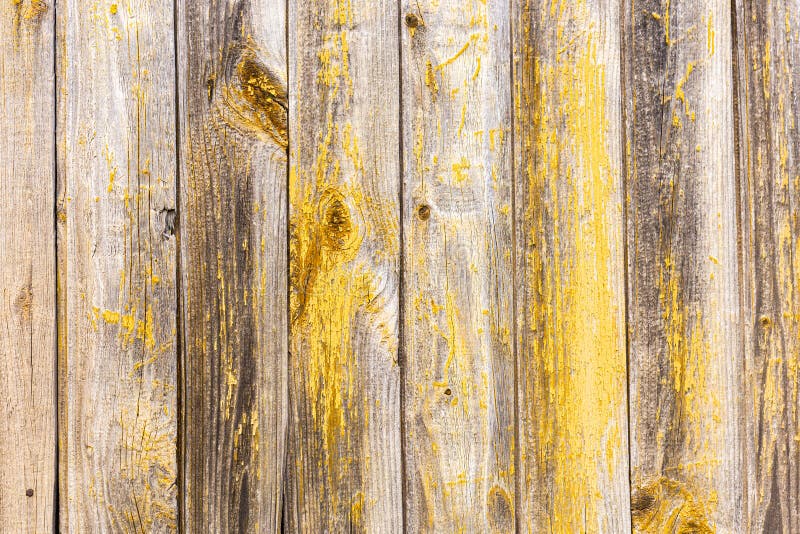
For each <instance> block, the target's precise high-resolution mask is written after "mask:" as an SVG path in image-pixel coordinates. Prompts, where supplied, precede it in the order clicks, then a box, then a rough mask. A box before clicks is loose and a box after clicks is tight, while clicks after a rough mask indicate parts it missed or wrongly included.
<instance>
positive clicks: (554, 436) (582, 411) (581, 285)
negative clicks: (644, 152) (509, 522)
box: [512, 0, 630, 532]
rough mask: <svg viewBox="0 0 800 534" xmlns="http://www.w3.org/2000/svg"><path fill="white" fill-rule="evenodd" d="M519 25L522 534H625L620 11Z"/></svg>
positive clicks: (519, 5) (525, 13) (555, 14)
mask: <svg viewBox="0 0 800 534" xmlns="http://www.w3.org/2000/svg"><path fill="white" fill-rule="evenodd" d="M512 19H513V20H514V57H513V64H514V79H513V85H514V110H515V129H514V134H515V145H514V146H515V156H516V158H515V185H516V191H515V194H516V197H515V198H516V221H515V222H516V261H517V277H518V278H517V283H516V287H517V307H516V313H517V319H516V320H517V325H518V337H517V343H518V347H517V358H518V362H517V363H518V384H517V388H518V395H519V400H518V402H519V414H518V417H519V420H518V426H519V472H518V475H517V476H518V479H519V503H520V504H519V507H520V508H519V513H518V517H519V529H520V531H521V532H624V531H627V530H628V529H629V528H630V526H629V525H630V519H629V513H628V505H629V495H628V441H627V421H626V401H627V396H626V368H625V363H626V362H625V357H626V355H625V292H624V291H625V278H624V273H625V263H624V249H623V246H622V241H623V236H624V228H623V218H622V205H623V204H622V199H623V168H622V167H623V165H622V151H621V146H620V144H621V139H622V120H621V113H620V107H619V98H620V63H619V62H620V40H619V34H618V32H617V30H616V22H617V21H618V19H619V8H618V5H617V3H616V2H613V1H605V0H592V1H577V2H569V1H566V0H562V1H558V2H550V1H549V0H547V1H545V0H541V1H528V0H518V1H517V2H515V3H514V7H513V11H512Z"/></svg>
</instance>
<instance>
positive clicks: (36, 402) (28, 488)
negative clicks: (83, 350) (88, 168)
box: [0, 0, 56, 532]
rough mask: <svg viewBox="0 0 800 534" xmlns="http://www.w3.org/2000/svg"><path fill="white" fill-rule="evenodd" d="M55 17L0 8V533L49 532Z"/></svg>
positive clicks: (25, 7) (30, 2)
mask: <svg viewBox="0 0 800 534" xmlns="http://www.w3.org/2000/svg"><path fill="white" fill-rule="evenodd" d="M54 106H55V93H54V90H53V10H52V9H51V6H50V5H48V4H46V3H45V2H42V1H39V0H16V1H14V2H2V3H0V132H2V133H1V134H0V191H2V195H3V199H2V201H0V257H1V258H2V260H0V324H2V326H0V396H1V397H2V399H3V400H2V401H0V525H2V527H1V528H0V529H2V530H4V531H7V532H50V531H52V530H53V518H54V517H55V516H54V513H53V506H54V496H55V491H54V490H55V480H56V478H55V477H56V441H55V434H56V380H55V363H56V352H55V332H56V329H55V313H56V309H55V305H56V301H55V230H54V223H53V198H54V187H55V175H54V168H55V167H54V163H55V162H54V157H55V151H54V146H53V128H54V123H53V108H54Z"/></svg>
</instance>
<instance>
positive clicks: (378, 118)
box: [285, 0, 402, 533]
mask: <svg viewBox="0 0 800 534" xmlns="http://www.w3.org/2000/svg"><path fill="white" fill-rule="evenodd" d="M397 16H398V15H397V6H396V2H393V1H389V0H350V1H347V2H332V3H331V2H328V3H322V4H320V3H317V2H290V5H289V43H290V47H289V81H290V83H289V117H290V118H289V137H290V139H291V146H290V162H291V167H290V179H289V196H290V231H291V236H290V284H291V286H290V321H291V333H290V338H291V339H290V344H291V345H290V346H291V356H290V369H289V376H290V378H289V387H290V398H291V399H292V402H291V409H290V414H291V419H290V425H289V428H290V430H289V449H288V450H289V457H288V461H287V485H286V501H287V502H286V525H285V527H286V530H287V532H314V533H316V532H348V531H358V532H362V531H369V532H372V531H380V532H383V531H385V532H397V531H400V530H401V529H402V512H401V510H402V491H401V480H402V471H401V442H400V398H399V391H400V383H399V374H400V373H399V367H398V362H397V357H398V334H397V329H398V295H399V276H398V270H399V259H400V241H399V225H398V221H399V218H400V211H399V207H398V197H399V161H398V159H399V151H398V141H399V134H398V113H399V101H400V98H399V91H398V85H399V73H398V64H397V63H398V53H399V49H398V34H397V32H398V27H397V23H398V19H397Z"/></svg>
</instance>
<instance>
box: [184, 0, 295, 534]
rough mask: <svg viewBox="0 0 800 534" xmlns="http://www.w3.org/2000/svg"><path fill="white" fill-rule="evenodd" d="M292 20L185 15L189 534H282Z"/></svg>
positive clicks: (192, 5)
mask: <svg viewBox="0 0 800 534" xmlns="http://www.w3.org/2000/svg"><path fill="white" fill-rule="evenodd" d="M285 27H286V12H285V3H284V2H282V1H280V2H278V1H275V0H252V1H250V0H237V1H232V2H229V1H225V0H220V1H211V2H179V4H178V15H177V31H178V39H177V40H178V51H179V58H178V70H179V110H180V128H179V129H180V153H181V167H180V173H181V174H180V175H181V179H180V182H181V203H180V217H179V219H180V222H179V225H178V228H179V242H180V250H181V266H180V270H181V273H182V276H181V277H182V290H183V291H182V295H181V328H182V330H181V332H182V336H181V344H182V351H181V353H182V354H181V357H182V359H181V361H182V365H183V373H182V375H183V387H184V390H183V397H182V399H183V427H182V437H183V439H182V468H183V476H182V481H183V484H184V486H183V492H184V493H183V498H184V517H183V521H184V523H183V524H184V526H185V528H186V530H187V531H188V532H277V531H278V529H279V525H280V521H281V518H280V516H281V499H282V493H283V472H284V454H285V434H286V422H287V417H286V415H287V389H286V384H287V381H286V380H287V379H286V377H287V319H286V309H287V299H288V294H287V283H286V279H287V255H286V248H287V245H286V235H287V231H286V180H287V174H286V173H287V160H286V147H287V143H288V139H287V126H286V120H287V116H286V108H287V97H286V49H285V42H286V34H285Z"/></svg>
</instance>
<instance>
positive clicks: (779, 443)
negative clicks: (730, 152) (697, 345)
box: [734, 0, 800, 533]
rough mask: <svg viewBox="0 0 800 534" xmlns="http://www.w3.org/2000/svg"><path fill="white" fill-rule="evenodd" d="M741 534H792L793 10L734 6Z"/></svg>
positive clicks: (799, 468)
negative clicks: (743, 515) (741, 403)
mask: <svg viewBox="0 0 800 534" xmlns="http://www.w3.org/2000/svg"><path fill="white" fill-rule="evenodd" d="M736 7H737V20H736V27H737V30H738V31H737V37H736V48H735V50H734V53H735V56H734V57H735V58H736V60H737V67H738V68H737V70H738V82H739V86H738V87H739V92H738V95H737V96H738V101H737V102H738V113H739V126H740V130H739V132H740V138H739V162H740V165H739V172H740V174H739V177H740V195H741V202H740V204H741V210H742V211H741V227H742V238H741V243H742V246H743V249H742V259H743V262H742V266H743V269H742V272H743V280H742V287H743V293H742V299H743V300H742V308H743V310H746V312H745V314H744V317H743V322H744V325H745V350H744V355H745V360H744V390H743V392H742V393H743V395H742V396H743V398H744V399H745V401H744V406H745V408H744V412H743V420H744V423H745V428H744V430H745V436H746V438H745V441H744V450H743V451H742V452H743V455H744V458H745V459H746V463H745V466H744V467H745V470H746V471H745V472H746V473H747V476H748V478H747V480H746V485H745V492H746V512H747V523H746V530H747V532H754V533H755V532H763V533H767V532H800V508H798V502H800V443H799V441H800V414H798V409H799V408H800V404H798V403H800V397H799V396H798V395H799V393H800V391H798V390H799V388H800V369H799V368H798V364H800V337H799V336H798V333H800V286H799V285H798V272H800V248H799V247H800V221H798V214H797V206H798V202H800V134H799V133H798V130H797V120H798V117H799V116H800V102H798V100H797V90H798V89H800V36H798V31H800V3H798V2H796V1H785V2H784V1H768V2H761V1H759V2H756V1H752V0H746V1H740V2H737V3H736Z"/></svg>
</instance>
